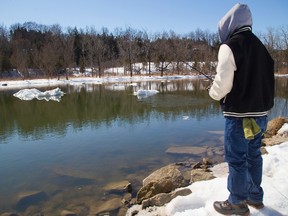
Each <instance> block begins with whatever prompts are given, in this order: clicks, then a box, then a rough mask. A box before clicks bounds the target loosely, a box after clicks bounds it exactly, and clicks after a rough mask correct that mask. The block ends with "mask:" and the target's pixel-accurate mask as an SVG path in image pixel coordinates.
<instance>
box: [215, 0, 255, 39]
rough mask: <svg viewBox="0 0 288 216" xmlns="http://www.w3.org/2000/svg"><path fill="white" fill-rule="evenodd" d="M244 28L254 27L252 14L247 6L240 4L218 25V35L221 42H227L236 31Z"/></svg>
mask: <svg viewBox="0 0 288 216" xmlns="http://www.w3.org/2000/svg"><path fill="white" fill-rule="evenodd" d="M244 26H252V14H251V11H250V9H249V7H248V6H247V5H246V4H240V3H238V4H236V5H234V6H233V7H232V8H231V9H230V10H229V11H228V12H227V13H226V14H225V16H223V17H222V18H221V20H220V21H219V23H218V34H219V37H220V40H221V42H222V43H223V42H225V41H226V40H227V39H228V38H229V37H230V36H231V35H232V34H233V33H235V31H236V30H238V29H240V28H241V27H244Z"/></svg>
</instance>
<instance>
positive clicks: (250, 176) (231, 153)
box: [224, 116, 267, 204]
mask: <svg viewBox="0 0 288 216" xmlns="http://www.w3.org/2000/svg"><path fill="white" fill-rule="evenodd" d="M225 119H226V122H225V133H224V136H225V139H224V140H225V141H224V148H225V160H226V162H227V163H228V166H229V176H228V183H227V188H228V190H229V192H230V195H229V198H228V200H229V201H230V202H231V203H233V204H237V203H239V202H241V201H244V200H247V199H249V200H252V201H255V202H262V201H263V189H262V187H261V181H262V166H263V160H262V156H261V152H260V147H261V145H262V143H261V142H262V136H263V133H264V132H265V131H266V127H267V116H263V117H255V118H254V119H255V121H256V123H257V124H258V126H259V127H260V128H261V133H259V134H258V135H256V136H255V137H254V139H253V140H247V139H245V137H244V131H243V126H242V120H243V119H242V118H235V117H225Z"/></svg>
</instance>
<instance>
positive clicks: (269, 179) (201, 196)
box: [126, 124, 288, 216]
mask: <svg viewBox="0 0 288 216" xmlns="http://www.w3.org/2000/svg"><path fill="white" fill-rule="evenodd" d="M278 132H279V133H280V132H281V133H284V134H286V133H288V124H284V125H283V126H282V128H280V130H279V131H278ZM266 149H267V151H268V154H265V155H263V179H262V187H263V190H264V205H265V207H264V208H263V209H260V210H257V209H254V208H251V207H249V209H250V215H251V216H270V215H271V216H272V215H273V216H288V184H287V171H288V170H287V164H288V142H284V143H282V144H280V145H275V146H271V147H267V148H266ZM212 172H213V174H214V176H215V177H216V178H214V179H212V180H208V181H200V182H195V183H193V184H191V185H189V186H188V187H187V188H189V189H190V190H191V191H192V193H191V194H190V195H188V196H178V197H176V198H174V199H173V200H172V201H171V202H169V203H168V204H166V205H164V206H161V207H149V208H146V209H142V206H141V205H134V206H132V207H131V208H130V209H129V210H128V212H127V214H126V215H127V216H130V215H132V212H138V213H137V214H136V215H137V216H160V215H161V216H191V215H197V216H210V215H215V216H217V215H219V216H220V214H218V213H217V212H216V211H215V210H214V208H213V202H214V201H224V200H226V199H227V197H228V195H229V192H228V190H227V176H228V167H227V163H221V164H218V165H216V166H214V167H213V168H212Z"/></svg>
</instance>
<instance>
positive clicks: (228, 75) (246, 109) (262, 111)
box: [209, 4, 274, 117]
mask: <svg viewBox="0 0 288 216" xmlns="http://www.w3.org/2000/svg"><path fill="white" fill-rule="evenodd" d="M243 17H244V18H243ZM251 25H252V18H251V12H250V10H249V8H248V7H247V6H246V5H242V4H238V5H236V6H235V7H234V8H232V9H231V11H229V12H228V13H227V14H226V15H225V16H224V17H223V18H222V19H221V20H220V22H219V24H218V33H219V36H220V39H221V41H222V45H221V46H220V49H219V53H218V65H217V68H216V72H217V74H216V76H215V79H214V81H213V85H212V87H211V89H210V91H209V95H210V96H211V97H212V98H213V99H215V100H220V104H221V106H222V109H223V114H224V116H233V117H257V116H265V115H267V114H268V111H269V110H270V109H271V108H272V107H273V104H274V61H273V59H272V58H271V56H270V55H269V53H268V51H267V49H266V48H265V46H264V45H263V44H262V42H261V41H260V40H259V39H258V38H257V37H256V36H255V35H254V34H253V33H252V31H251V30H252V29H251Z"/></svg>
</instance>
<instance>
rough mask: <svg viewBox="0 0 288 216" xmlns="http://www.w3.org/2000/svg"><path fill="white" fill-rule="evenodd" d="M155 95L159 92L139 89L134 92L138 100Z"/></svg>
mask: <svg viewBox="0 0 288 216" xmlns="http://www.w3.org/2000/svg"><path fill="white" fill-rule="evenodd" d="M157 93H159V91H157V90H143V89H140V90H138V91H137V92H134V95H136V96H137V98H138V99H143V98H147V97H150V96H152V95H155V94H157Z"/></svg>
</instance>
